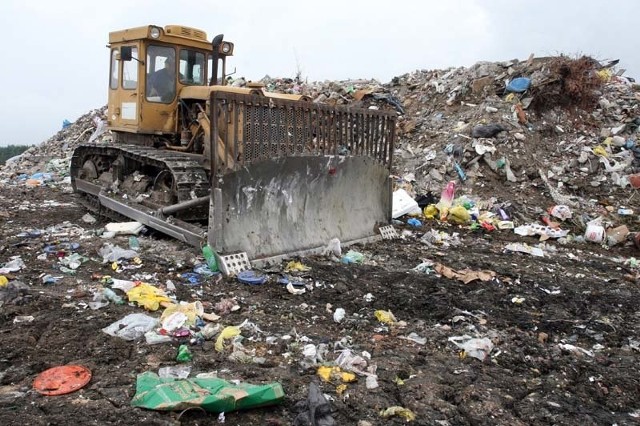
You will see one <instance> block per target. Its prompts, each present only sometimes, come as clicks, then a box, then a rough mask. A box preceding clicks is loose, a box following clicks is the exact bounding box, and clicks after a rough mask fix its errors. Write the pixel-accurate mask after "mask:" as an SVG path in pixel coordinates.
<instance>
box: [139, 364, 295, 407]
mask: <svg viewBox="0 0 640 426" xmlns="http://www.w3.org/2000/svg"><path fill="white" fill-rule="evenodd" d="M283 399H284V390H283V389H282V385H280V383H277V382H276V383H267V384H264V385H252V384H248V383H240V384H232V383H229V382H227V381H226V380H223V379H218V378H197V377H196V378H195V379H172V378H165V379H162V378H160V377H158V375H157V374H155V373H152V372H145V373H142V374H139V375H138V379H137V381H136V394H135V395H134V396H133V399H132V400H131V405H132V406H134V407H141V408H147V409H150V410H162V411H169V410H180V411H182V410H185V409H188V408H191V407H201V408H203V409H204V410H205V411H208V412H212V413H223V412H224V413H228V412H230V411H235V410H242V409H248V408H252V407H263V406H267V405H273V404H279V403H280V402H282V400H283Z"/></svg>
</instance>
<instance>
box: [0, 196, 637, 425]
mask: <svg viewBox="0 0 640 426" xmlns="http://www.w3.org/2000/svg"><path fill="white" fill-rule="evenodd" d="M47 200H49V201H51V200H55V202H54V203H51V202H47ZM75 201H76V200H75V199H74V196H73V195H71V194H68V193H66V192H63V191H55V190H54V191H52V190H51V189H47V188H35V189H27V188H23V187H21V188H18V187H6V188H4V189H3V190H2V192H1V193H0V223H1V225H2V226H1V231H0V233H1V239H0V264H2V263H4V262H8V261H9V259H10V257H11V256H16V255H20V256H21V257H22V259H23V260H24V262H25V264H26V268H25V269H23V270H20V271H17V272H14V273H13V275H9V276H8V277H9V278H12V280H19V281H21V282H23V283H25V284H28V285H29V289H28V291H26V292H25V293H26V294H22V295H15V294H14V295H13V296H12V297H9V296H7V295H6V291H5V293H4V294H5V296H4V297H5V302H4V305H3V306H1V307H0V342H1V343H2V344H1V348H2V349H1V352H0V424H2V425H17V424H20V425H69V424H77V425H82V424H99V425H102V424H145V425H173V424H183V425H206V424H218V415H217V414H208V413H204V412H202V411H200V410H189V411H186V412H183V413H181V412H158V411H149V410H143V409H140V408H133V407H131V406H130V401H131V398H132V397H133V395H134V393H135V382H136V375H137V374H139V373H142V372H145V371H156V372H157V371H158V368H159V367H162V366H171V365H176V364H177V362H176V361H175V358H176V353H177V347H178V342H173V343H166V344H158V345H148V344H146V343H145V341H144V340H142V341H136V342H128V341H124V340H121V339H119V338H116V337H111V336H109V335H107V334H105V333H103V332H102V331H101V329H102V328H103V327H105V326H107V325H109V324H111V323H112V322H114V321H116V320H118V319H120V318H122V317H123V316H125V315H126V314H129V313H135V312H143V309H142V308H140V307H137V306H133V305H114V304H110V305H109V306H106V307H104V308H102V309H99V310H92V309H89V308H88V307H86V304H87V303H88V302H90V301H91V300H92V292H91V290H92V289H94V288H97V287H99V286H100V285H101V284H100V282H99V281H96V280H95V277H96V276H99V275H111V276H114V277H117V278H120V279H131V278H136V277H137V278H142V279H144V280H145V281H146V282H149V283H151V284H154V285H158V286H159V287H164V285H165V283H166V281H167V280H172V281H173V282H174V283H175V285H176V291H175V294H176V295H177V297H178V299H180V300H184V301H193V300H201V301H202V302H203V303H204V305H205V310H207V311H212V310H213V309H212V307H213V306H214V304H215V303H217V302H219V301H220V300H221V299H222V298H233V299H235V301H236V302H237V304H238V305H239V306H240V309H239V310H237V311H234V312H230V313H228V314H224V315H223V316H222V318H221V319H220V320H219V322H220V323H221V324H223V325H237V324H240V323H242V322H243V321H244V320H245V319H248V320H249V321H251V322H253V323H254V324H255V325H257V326H258V327H259V329H260V330H261V331H262V333H259V332H251V331H243V333H242V334H243V336H244V337H245V340H244V341H243V344H244V346H245V347H247V348H249V349H255V351H256V354H257V355H260V356H262V357H264V358H265V362H264V363H262V364H255V363H250V362H248V363H241V362H236V361H230V360H229V359H228V356H229V354H230V350H229V349H228V347H227V349H225V351H224V352H222V353H219V352H216V351H215V350H214V341H212V340H206V341H204V343H202V344H196V345H194V346H192V347H191V350H192V352H193V355H194V356H193V360H192V361H191V362H190V363H189V364H190V365H191V366H192V370H191V376H195V375H196V374H197V373H202V372H217V374H218V376H219V377H222V378H225V379H228V380H240V381H242V382H249V383H255V384H260V383H268V382H274V381H277V382H280V383H281V384H282V386H283V388H284V391H285V399H284V403H283V404H281V405H278V406H274V407H266V408H258V409H251V410H248V411H244V412H232V413H226V414H225V417H226V422H225V424H228V425H290V424H294V419H295V417H296V415H297V412H296V404H297V403H298V402H300V401H303V400H305V399H306V397H307V393H308V387H309V384H310V383H311V382H317V383H319V384H320V387H321V389H322V391H323V392H324V393H325V394H326V395H327V396H328V397H330V399H331V407H332V409H333V418H334V419H335V423H336V424H338V425H357V424H360V425H382V424H385V425H386V424H404V423H406V421H405V419H403V418H402V417H397V416H396V417H389V418H382V417H381V416H380V412H381V411H382V410H384V409H386V408H388V407H391V406H401V407H404V408H407V409H409V410H411V411H412V412H413V413H415V416H416V419H415V420H414V421H413V422H412V424H420V425H434V424H437V425H548V424H583V425H612V424H618V425H627V424H637V423H638V419H639V418H640V374H639V367H638V351H639V350H640V342H639V341H640V329H639V324H640V322H639V320H640V318H639V314H638V306H639V301H640V298H639V297H638V287H639V285H640V284H639V282H638V279H637V277H638V275H637V271H636V270H634V269H633V265H629V264H628V263H627V264H625V263H624V260H626V259H629V258H631V257H632V256H638V252H637V251H636V249H635V248H634V247H633V246H632V245H631V244H626V245H621V246H615V247H613V248H611V249H608V250H606V249H604V248H602V247H601V246H599V245H597V244H585V243H582V244H578V243H569V244H567V245H560V244H558V243H556V242H554V241H550V242H548V248H547V249H548V251H547V253H548V255H547V256H545V257H543V258H539V257H533V256H530V255H527V254H521V253H510V252H505V251H504V246H505V245H506V244H507V243H508V242H513V241H523V242H528V243H530V244H535V243H537V241H536V240H535V239H534V238H533V237H520V236H517V235H514V234H513V233H512V232H511V231H499V232H492V233H484V232H482V231H471V230H468V229H457V228H453V227H451V226H446V225H442V226H435V227H436V228H438V229H442V230H444V231H446V232H449V233H451V232H459V233H460V237H461V241H462V244H461V245H460V246H457V247H436V248H433V247H429V246H427V245H425V244H423V243H422V242H421V241H420V239H419V237H420V235H421V234H422V233H423V232H425V231H428V230H429V229H430V228H431V226H429V225H427V226H424V227H423V228H420V229H416V228H408V227H404V226H398V227H397V228H398V230H399V231H403V230H408V231H410V233H409V234H407V235H405V236H404V237H403V238H400V239H397V240H394V241H384V242H378V243H372V244H368V245H360V246H355V247H352V248H354V249H355V250H358V251H359V252H361V253H363V254H364V255H365V258H366V261H365V264H364V265H347V264H342V263H336V262H334V261H331V260H329V259H327V258H325V257H322V256H317V257H309V258H304V259H301V260H302V262H303V263H304V264H305V265H307V266H310V267H311V270H310V271H309V272H306V273H302V274H301V275H302V276H303V277H304V278H306V279H307V281H308V282H310V283H312V289H311V290H308V291H307V292H306V293H305V294H301V295H293V294H290V293H289V292H287V290H286V289H285V288H284V287H283V286H282V285H280V284H277V283H276V282H275V277H276V276H277V272H280V271H282V269H283V268H284V263H283V264H281V265H280V264H279V265H274V267H273V268H271V269H270V272H272V273H273V279H272V280H271V281H270V282H268V283H267V284H264V285H262V286H250V285H245V284H241V283H239V282H237V281H236V280H234V279H230V278H225V279H222V280H221V281H218V282H215V281H214V280H212V279H209V280H207V281H205V282H204V283H202V284H200V285H192V284H189V283H187V282H186V281H185V280H183V279H181V278H180V277H179V274H180V273H181V272H188V271H191V270H192V267H193V262H194V261H195V260H196V259H195V258H196V257H197V256H198V254H199V253H198V252H197V250H195V249H192V248H190V247H188V246H185V245H182V244H180V243H177V242H175V241H173V240H170V239H166V238H162V237H161V236H158V235H142V236H140V237H139V241H140V244H141V250H140V258H141V260H142V266H141V267H140V268H139V269H127V270H124V271H122V272H114V271H113V270H112V269H111V265H110V264H104V263H102V262H101V259H100V257H99V256H98V254H97V253H98V249H99V248H100V247H101V246H102V244H103V243H104V242H105V240H103V239H101V238H99V237H98V236H95V235H91V231H92V230H93V229H99V228H101V226H103V225H104V224H105V221H99V222H98V223H96V224H94V225H88V224H86V223H84V222H83V221H82V220H81V217H82V216H83V215H84V214H85V213H86V211H85V210H84V209H82V208H81V207H78V206H77V205H76V204H75ZM65 222H67V224H66V225H67V226H66V227H65V226H63V225H64V223H65ZM69 224H75V225H77V226H79V227H82V228H84V229H85V230H86V231H87V233H86V234H84V236H78V235H72V236H71V240H72V241H75V242H78V243H79V244H80V247H79V248H78V250H77V252H78V253H80V254H83V255H85V256H87V257H89V258H90V259H91V260H89V261H87V262H86V263H84V264H82V266H80V267H79V268H78V269H77V273H76V275H65V274H64V273H61V272H60V271H59V270H56V268H57V265H58V262H57V257H56V256H55V253H51V254H48V255H46V256H42V254H43V253H44V248H45V247H46V246H47V245H50V244H52V243H54V242H55V241H56V240H64V239H65V238H66V237H65V236H64V235H58V236H55V235H53V234H56V233H59V234H64V233H65V230H67V231H68V230H69V229H73V228H69V226H68V225H69ZM52 227H53V228H52ZM33 229H41V230H45V232H43V233H42V235H40V236H35V237H29V236H26V237H20V236H18V234H20V233H21V232H24V231H28V230H33ZM115 242H116V243H117V244H119V245H121V246H123V247H126V246H127V244H128V241H127V237H116V239H115ZM38 256H40V258H38ZM425 260H432V261H434V262H438V263H442V264H444V265H446V266H448V267H450V268H453V269H464V268H469V269H472V270H491V271H495V273H496V276H495V278H494V279H492V280H490V281H484V282H483V281H474V282H471V283H468V284H464V283H462V282H461V281H459V280H455V279H448V278H445V277H443V276H440V275H438V274H435V273H430V274H427V273H423V272H415V271H412V268H414V267H415V266H416V265H418V264H420V263H421V262H423V261H425ZM46 274H52V275H54V276H64V278H63V279H62V280H60V281H58V282H56V283H54V284H43V283H42V276H43V275H46ZM92 277H93V278H92ZM368 293H370V294H371V295H372V296H373V297H371V296H367V294H368ZM15 296H18V297H15ZM518 302H519V303H518ZM329 304H330V305H331V306H328V305H329ZM338 307H341V308H344V309H345V311H346V317H345V319H344V320H343V321H342V322H340V323H337V322H335V321H334V318H333V312H334V310H335V309H336V308H338ZM378 309H382V310H388V309H390V310H391V311H392V312H393V314H394V315H395V317H396V319H397V320H398V321H399V322H402V321H404V322H406V324H402V323H400V324H395V325H391V326H386V325H384V324H381V323H380V322H379V321H377V320H376V318H375V316H374V312H375V311H376V310H378ZM152 315H155V316H159V315H160V314H159V312H156V313H152ZM21 316H33V317H34V319H33V321H32V322H15V319H16V317H21ZM410 333H415V334H416V335H418V336H419V337H423V338H425V339H426V342H425V343H424V344H420V343H416V342H414V341H413V340H408V339H406V336H408V335H409V334H410ZM465 334H467V335H470V336H472V337H488V338H489V339H491V341H492V343H493V344H494V348H493V350H492V351H491V353H490V355H489V357H487V358H486V359H485V360H484V361H480V360H478V359H476V358H473V357H471V356H465V353H464V352H461V351H460V349H459V348H457V347H456V346H455V345H454V344H453V343H451V342H449V341H448V338H449V337H452V336H461V335H465ZM286 335H288V336H291V339H289V340H286V339H282V337H283V336H286ZM267 336H275V337H276V338H277V339H275V341H273V342H272V340H273V339H272V340H270V342H271V343H267V340H266V337H267ZM308 343H313V344H316V345H317V344H321V343H326V344H328V347H329V349H330V350H329V353H328V354H327V356H326V358H327V359H326V360H327V362H331V361H334V360H335V359H336V357H337V353H336V352H334V349H341V348H344V347H348V348H351V349H352V350H353V351H354V353H356V354H361V353H362V352H363V351H367V352H368V353H370V354H371V359H370V360H369V365H370V366H371V365H375V366H377V370H376V373H377V376H378V384H379V387H378V388H375V389H367V387H366V383H365V378H364V377H362V376H360V377H358V380H357V381H356V382H354V383H349V384H347V388H346V391H344V392H343V393H342V394H338V392H337V390H336V385H337V383H324V382H322V381H321V380H320V379H319V377H318V376H317V374H316V368H317V367H313V366H312V367H305V366H303V365H301V362H300V361H301V360H302V358H303V356H302V353H301V351H302V348H303V346H304V345H305V344H308ZM71 363H73V364H82V365H85V366H87V367H88V368H89V369H90V370H91V372H92V375H93V377H92V379H91V381H90V382H89V384H88V385H87V386H86V387H84V388H83V389H81V390H79V391H77V392H75V393H71V394H68V395H63V396H42V395H40V394H39V393H37V392H35V391H34V390H33V389H32V384H33V381H34V379H35V377H36V376H37V375H38V374H39V373H40V372H42V371H43V370H45V369H47V368H50V367H53V366H57V365H63V364H71Z"/></svg>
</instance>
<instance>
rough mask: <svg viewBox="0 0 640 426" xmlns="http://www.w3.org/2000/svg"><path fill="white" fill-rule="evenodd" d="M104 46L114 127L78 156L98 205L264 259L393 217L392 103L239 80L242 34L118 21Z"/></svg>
mask: <svg viewBox="0 0 640 426" xmlns="http://www.w3.org/2000/svg"><path fill="white" fill-rule="evenodd" d="M107 47H108V49H109V55H110V69H109V79H108V105H107V114H106V121H105V122H106V126H107V128H108V129H109V130H110V134H111V137H110V138H106V140H104V141H99V142H91V143H84V144H82V145H80V146H78V147H77V148H76V149H75V150H74V153H73V156H72V159H71V166H70V175H71V182H72V187H73V189H74V191H75V192H76V193H78V194H79V199H80V200H81V201H82V203H83V204H84V205H85V206H87V207H88V208H90V209H91V210H94V211H97V212H98V213H103V214H108V213H116V214H118V215H121V216H125V217H128V218H130V219H132V220H134V221H137V222H140V223H142V224H144V225H146V226H147V227H150V228H153V229H156V230H158V231H160V232H162V233H164V234H167V235H169V236H171V237H174V238H176V239H178V240H180V241H183V242H185V243H187V244H191V245H193V246H196V247H201V246H203V245H204V244H208V245H210V246H211V247H212V248H213V249H214V250H216V251H217V252H218V253H239V252H243V253H246V255H247V256H248V257H249V258H251V259H254V260H263V261H264V260H269V259H276V258H278V257H284V256H291V255H292V254H304V253H310V252H313V251H317V250H319V249H321V248H323V247H325V246H326V245H327V242H328V241H330V240H331V239H334V238H338V239H339V240H340V241H341V242H342V244H343V245H348V244H350V243H354V242H358V241H364V240H367V239H370V238H372V237H374V238H375V236H377V235H378V229H379V227H381V226H384V225H388V224H389V222H390V221H391V207H392V206H391V202H392V192H391V191H392V188H391V179H390V172H391V162H392V154H393V144H394V138H395V127H396V113H395V112H392V111H383V110H378V109H371V108H369V109H363V108H360V109H358V108H353V107H349V106H337V105H328V104H319V103H315V102H311V101H310V99H308V98H307V97H306V96H303V95H292V94H280V93H273V92H269V91H267V90H266V88H265V87H264V86H263V85H261V84H247V85H246V87H234V86H233V85H232V84H229V82H230V80H231V78H230V76H229V72H228V70H227V67H228V65H227V59H228V58H229V57H231V56H232V55H233V53H234V47H235V46H234V44H233V43H232V42H229V41H227V40H225V39H224V36H223V35H217V36H215V37H213V39H212V40H211V41H208V39H207V34H206V33H205V32H204V31H202V30H199V29H195V28H191V27H186V26H180V25H167V26H164V27H161V26H157V25H148V26H143V27H137V28H130V29H125V30H121V31H114V32H110V33H109V43H108V45H107Z"/></svg>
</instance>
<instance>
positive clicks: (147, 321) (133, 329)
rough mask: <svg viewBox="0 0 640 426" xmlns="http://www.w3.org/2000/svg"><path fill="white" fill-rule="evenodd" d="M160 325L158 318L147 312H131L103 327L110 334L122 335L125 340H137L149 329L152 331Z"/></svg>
mask: <svg viewBox="0 0 640 426" xmlns="http://www.w3.org/2000/svg"><path fill="white" fill-rule="evenodd" d="M157 325H158V320H157V319H155V318H153V317H150V316H149V315H146V314H129V315H127V316H126V317H124V318H122V319H121V320H119V321H116V322H114V323H113V324H111V325H109V326H107V327H105V328H103V329H102V331H104V332H105V333H107V334H108V335H110V336H114V337H120V338H121V339H124V340H136V339H138V338H140V337H142V336H144V334H145V333H146V332H147V331H151V330H152V329H154V328H155V327H156V326H157Z"/></svg>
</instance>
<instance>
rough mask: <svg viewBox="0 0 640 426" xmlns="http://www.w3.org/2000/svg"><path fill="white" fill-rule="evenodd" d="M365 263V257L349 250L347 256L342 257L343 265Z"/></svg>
mask: <svg viewBox="0 0 640 426" xmlns="http://www.w3.org/2000/svg"><path fill="white" fill-rule="evenodd" d="M362 262H364V255H363V254H362V253H360V252H357V251H353V250H349V251H348V252H347V254H345V255H344V256H342V263H346V264H351V263H362Z"/></svg>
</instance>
